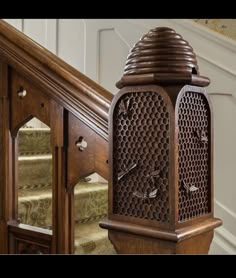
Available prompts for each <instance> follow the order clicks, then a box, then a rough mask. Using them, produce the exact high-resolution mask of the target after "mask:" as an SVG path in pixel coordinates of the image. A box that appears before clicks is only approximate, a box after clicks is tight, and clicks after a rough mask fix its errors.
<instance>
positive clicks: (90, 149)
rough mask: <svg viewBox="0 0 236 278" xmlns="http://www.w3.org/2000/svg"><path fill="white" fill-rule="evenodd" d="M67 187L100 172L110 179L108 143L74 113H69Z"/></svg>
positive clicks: (69, 187)
mask: <svg viewBox="0 0 236 278" xmlns="http://www.w3.org/2000/svg"><path fill="white" fill-rule="evenodd" d="M67 157H68V164H67V165H68V172H67V187H68V189H69V190H70V189H72V188H73V187H74V186H75V185H76V184H77V182H78V181H79V180H80V179H83V178H85V177H87V176H88V175H90V174H92V173H98V174H99V175H100V176H102V177H103V178H105V179H108V164H107V160H108V144H107V141H105V140H104V139H102V138H101V137H99V136H98V135H97V134H96V133H95V132H94V131H93V130H91V129H90V128H89V127H88V126H87V125H85V124H84V123H82V122H81V121H80V120H79V119H78V118H76V117H75V116H74V115H73V114H72V113H69V114H68V149H67Z"/></svg>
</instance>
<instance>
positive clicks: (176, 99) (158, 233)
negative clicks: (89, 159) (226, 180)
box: [100, 27, 222, 254]
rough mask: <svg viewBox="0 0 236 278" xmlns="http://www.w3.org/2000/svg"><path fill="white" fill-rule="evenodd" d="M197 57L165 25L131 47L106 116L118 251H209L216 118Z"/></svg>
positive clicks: (109, 223)
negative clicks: (214, 119) (214, 124)
mask: <svg viewBox="0 0 236 278" xmlns="http://www.w3.org/2000/svg"><path fill="white" fill-rule="evenodd" d="M209 83H210V80H209V78H207V77H203V76H200V72H199V68H198V65H197V60H196V55H195V53H194V51H193V49H192V47H191V46H190V45H189V43H188V42H187V41H185V40H183V38H182V36H181V35H179V34H177V33H176V32H175V31H174V30H172V29H170V28H166V27H158V28H155V29H152V30H150V31H149V32H148V33H147V34H146V35H144V36H143V37H142V38H141V39H140V40H139V41H138V42H137V43H136V44H135V45H134V47H133V48H132V49H131V50H130V54H129V56H128V58H127V62H126V66H125V69H124V75H123V77H122V78H121V80H120V81H119V82H118V83H117V87H118V88H120V89H121V90H120V91H119V92H118V94H117V95H116V96H115V97H114V98H113V101H112V105H111V109H110V114H109V170H110V173H109V174H110V176H109V214H108V219H105V220H103V221H101V222H100V226H101V227H103V228H106V229H108V231H109V238H110V240H111V242H112V243H113V245H114V247H115V249H116V251H117V252H118V253H125V254H132V253H135V254H139V253H145V254H153V253H158V254H166V253H170V254H176V253H179V254H186V253H189V254H192V253H196V254H199V253H207V252H208V250H209V247H210V244H211V241H212V238H213V230H214V229H215V228H216V227H218V226H220V225H222V221H221V220H219V219H216V218H214V210H213V202H214V195H213V122H212V119H213V114H212V110H211V104H210V101H209V98H208V96H207V93H206V90H205V88H203V87H204V86H207V85H209Z"/></svg>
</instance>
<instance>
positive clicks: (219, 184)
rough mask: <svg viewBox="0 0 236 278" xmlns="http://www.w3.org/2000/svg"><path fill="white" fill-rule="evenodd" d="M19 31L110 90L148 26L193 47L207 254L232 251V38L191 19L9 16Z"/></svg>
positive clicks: (235, 239) (235, 217)
mask: <svg viewBox="0 0 236 278" xmlns="http://www.w3.org/2000/svg"><path fill="white" fill-rule="evenodd" d="M6 21H7V22H9V23H10V24H12V25H13V26H15V27H16V28H18V29H19V30H20V31H23V32H24V33H25V34H27V35H28V36H30V37H31V38H33V39H34V40H36V41H37V42H39V43H40V44H42V45H43V46H45V47H46V48H48V49H49V50H51V51H52V52H54V53H55V54H57V55H58V56H59V57H61V58H62V59H64V60H65V61H67V62H68V63H70V64H71V65H72V66H74V67H75V68H77V69H78V70H80V71H81V72H83V73H84V74H86V75H87V76H89V77H90V78H92V79H93V80H95V81H96V82H98V83H100V84H101V85H102V86H104V87H105V88H106V89H108V90H109V91H111V92H112V93H113V94H115V93H116V92H117V91H118V90H117V89H116V87H115V83H116V82H117V81H118V80H119V78H120V77H121V76H122V73H123V68H124V64H125V61H126V57H127V55H128V52H129V49H130V48H131V47H132V45H133V44H134V43H136V42H137V41H138V40H139V38H140V37H141V36H142V35H143V34H145V33H146V32H147V31H148V30H149V29H150V28H154V27H157V26H168V27H171V28H173V29H175V30H176V31H177V32H178V33H180V34H181V35H182V36H183V37H184V38H185V39H186V40H187V41H189V43H190V44H191V45H192V47H193V48H194V50H195V53H196V54H197V58H198V63H199V66H200V72H201V74H202V75H205V76H208V77H210V78H211V81H212V83H211V85H210V86H209V89H208V92H209V93H210V94H211V95H210V96H211V100H212V104H213V109H214V128H215V159H214V163H215V166H214V170H215V175H214V179H215V215H216V216H218V217H220V218H222V219H223V221H224V226H223V227H221V228H219V229H217V230H216V232H215V238H214V241H213V244H212V247H211V250H210V253H212V254H236V202H235V201H234V199H235V198H236V186H235V182H234V181H235V172H236V159H235V158H236V146H235V142H236V126H235V124H234V122H235V119H236V100H235V97H236V80H235V77H236V55H235V54H236V43H235V42H234V41H232V40H230V39H227V38H226V37H223V36H221V35H220V34H217V33H215V32H213V31H211V30H208V29H206V28H204V27H203V26H200V25H198V24H197V23H194V22H192V21H191V20H181V19H180V20H176V19H175V20H174V19H169V20H167V19H162V20H158V19H147V20H145V19H142V20H141V19H140V20H138V19H132V20H128V19H121V20H118V19H114V20H113V19H99V20H98V19H9V20H6Z"/></svg>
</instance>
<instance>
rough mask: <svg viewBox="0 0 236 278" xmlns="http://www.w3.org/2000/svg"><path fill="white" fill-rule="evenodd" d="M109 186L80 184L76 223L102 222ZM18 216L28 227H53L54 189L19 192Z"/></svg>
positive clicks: (77, 193)
mask: <svg viewBox="0 0 236 278" xmlns="http://www.w3.org/2000/svg"><path fill="white" fill-rule="evenodd" d="M107 191H108V185H107V184H103V183H80V184H79V185H77V186H76V187H75V197H74V206H75V213H74V215H75V223H76V224H82V223H88V222H91V221H95V220H100V219H101V218H103V217H105V216H106V215H107V204H108V196H107V195H108V194H107ZM18 200H19V205H18V214H19V218H20V219H21V222H22V223H24V224H27V225H32V226H37V227H44V228H50V227H51V225H52V189H51V187H46V188H37V189H36V188H35V189H26V190H20V191H19V198H18Z"/></svg>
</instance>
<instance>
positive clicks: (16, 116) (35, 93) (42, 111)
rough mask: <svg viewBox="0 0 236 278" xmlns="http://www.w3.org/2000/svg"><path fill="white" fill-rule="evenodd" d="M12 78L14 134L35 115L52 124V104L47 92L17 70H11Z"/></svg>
mask: <svg viewBox="0 0 236 278" xmlns="http://www.w3.org/2000/svg"><path fill="white" fill-rule="evenodd" d="M10 79H11V94H10V96H11V98H10V102H11V104H10V105H11V111H12V115H11V118H10V124H11V132H12V135H13V136H14V135H16V133H17V132H18V129H19V128H20V127H21V126H22V125H24V124H25V123H26V122H27V121H29V120H30V119H32V118H33V117H36V118H38V119H39V120H40V121H42V122H43V123H45V124H46V125H48V126H50V116H49V110H50V107H49V106H50V105H49V97H48V96H47V95H46V93H44V92H43V91H42V90H41V89H40V88H38V87H37V86H35V85H34V84H33V83H31V82H29V81H28V80H27V79H26V78H25V77H24V76H23V75H21V74H19V73H18V72H17V71H15V70H11V74H10ZM29 92H30V93H29ZM23 100H24V101H23Z"/></svg>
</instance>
